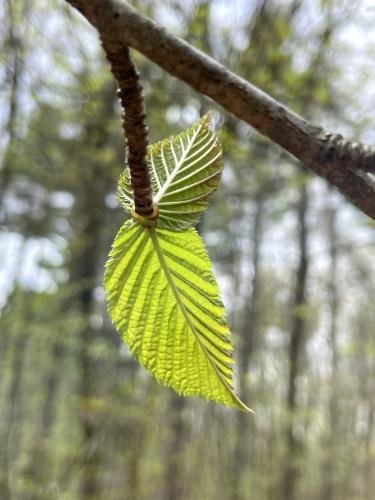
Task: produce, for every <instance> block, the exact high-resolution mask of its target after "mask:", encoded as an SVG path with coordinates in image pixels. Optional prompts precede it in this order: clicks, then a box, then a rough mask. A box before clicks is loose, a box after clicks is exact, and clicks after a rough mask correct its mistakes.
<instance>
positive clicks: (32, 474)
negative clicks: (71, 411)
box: [23, 338, 64, 500]
mask: <svg viewBox="0 0 375 500" xmlns="http://www.w3.org/2000/svg"><path fill="white" fill-rule="evenodd" d="M63 357H64V346H63V344H62V341H61V339H60V338H56V340H55V342H54V344H53V346H52V351H51V367H50V370H49V373H48V377H47V381H46V384H45V392H44V393H45V398H44V402H43V404H42V407H41V411H40V418H39V421H38V424H37V426H36V429H35V431H34V437H33V444H32V447H31V450H30V452H29V456H30V462H29V463H28V465H27V467H26V469H25V472H24V476H25V477H26V478H27V481H28V482H29V483H31V484H32V485H33V488H32V489H30V491H27V492H26V493H25V495H24V497H23V500H49V498H50V495H51V493H50V491H48V484H49V482H50V481H51V469H50V466H49V461H48V458H49V456H50V453H51V449H50V446H51V435H52V430H53V424H54V423H55V419H56V411H57V399H58V386H59V382H60V375H61V373H62V370H63V368H62V366H61V361H62V359H63Z"/></svg>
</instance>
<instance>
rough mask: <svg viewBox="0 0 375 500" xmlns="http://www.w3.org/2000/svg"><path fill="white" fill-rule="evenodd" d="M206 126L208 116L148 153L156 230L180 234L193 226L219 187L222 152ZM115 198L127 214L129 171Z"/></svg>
mask: <svg viewBox="0 0 375 500" xmlns="http://www.w3.org/2000/svg"><path fill="white" fill-rule="evenodd" d="M209 123H210V113H208V114H207V115H205V116H203V117H202V118H201V119H200V120H199V122H198V123H196V124H195V125H194V126H193V127H191V128H189V129H188V130H186V131H185V132H182V133H181V134H179V135H176V136H173V137H170V138H169V139H165V140H163V141H161V142H157V143H156V144H154V145H152V146H150V147H149V149H148V155H147V162H148V165H149V168H150V173H151V181H152V189H153V192H154V193H155V194H154V201H155V203H156V204H157V205H158V208H159V220H158V227H163V228H168V229H174V230H176V231H181V230H184V229H186V228H187V227H191V226H192V225H193V224H196V223H197V222H198V221H199V219H200V216H201V214H202V212H203V211H204V210H205V209H206V208H207V205H208V202H209V199H210V196H211V194H212V193H213V192H214V191H215V189H216V188H217V187H218V185H219V182H220V177H221V173H222V170H223V161H222V148H221V145H220V143H219V141H218V139H217V137H216V135H215V134H214V133H213V132H212V131H211V130H210V128H209ZM118 197H119V200H120V203H121V204H122V205H123V207H124V208H125V210H126V211H127V212H128V213H129V214H130V213H131V210H132V208H133V195H132V189H131V184H130V179H129V172H128V169H126V170H125V172H124V174H123V175H122V176H121V178H120V182H119V188H118Z"/></svg>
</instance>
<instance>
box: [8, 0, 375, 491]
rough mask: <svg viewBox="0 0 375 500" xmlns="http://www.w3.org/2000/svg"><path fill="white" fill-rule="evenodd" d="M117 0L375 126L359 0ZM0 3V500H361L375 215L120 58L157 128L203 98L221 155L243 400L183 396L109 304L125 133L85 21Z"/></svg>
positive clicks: (183, 117) (221, 254)
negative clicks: (146, 361)
mask: <svg viewBox="0 0 375 500" xmlns="http://www.w3.org/2000/svg"><path fill="white" fill-rule="evenodd" d="M131 3H132V5H134V6H135V7H137V8H138V9H139V10H140V11H141V12H143V13H145V14H147V15H149V16H150V17H152V18H154V19H156V20H157V21H158V22H159V23H161V24H163V25H164V26H165V27H166V28H167V29H168V30H170V31H172V32H174V33H176V34H178V35H179V36H181V37H183V38H185V39H186V40H188V41H189V42H191V43H193V44H194V45H196V46H197V47H199V48H200V49H202V50H204V51H206V52H208V53H209V54H212V56H213V57H215V58H216V59H218V60H219V61H221V62H222V63H224V64H225V65H227V66H228V67H229V68H230V69H232V70H233V71H235V72H237V73H239V74H240V75H242V76H243V77H245V78H247V79H249V80H250V81H252V82H253V83H255V84H256V85H258V86H260V87H261V88H262V89H264V90H265V91H267V92H269V93H270V94H271V95H273V96H274V97H276V98H277V99H279V100H281V101H282V102H284V103H286V104H287V105H288V106H290V107H291V108H292V109H294V110H295V111H297V112H299V113H301V114H303V115H304V116H306V117H308V118H309V119H311V120H312V121H314V122H315V123H319V124H322V125H324V126H326V127H327V128H328V129H330V130H333V131H336V132H342V133H344V134H346V135H348V137H349V138H353V139H358V140H362V141H365V142H369V143H375V128H374V123H375V116H374V114H373V112H372V111H373V110H374V107H375V92H374V88H375V79H374V74H373V73H372V74H371V71H372V70H373V67H374V61H375V49H374V47H375V37H374V32H373V23H374V19H375V7H374V4H373V2H372V1H371V0H369V1H355V0H283V1H276V0H248V1H246V0H233V1H230V2H226V1H223V0H207V1H196V0H168V1H165V2H157V1H156V0H147V1H138V2H136V1H133V2H131ZM0 18H1V22H0V45H1V52H0V130H1V134H0V193H1V197H0V227H1V233H0V315H1V317H0V332H1V333H0V499H1V500H9V499H17V500H19V499H22V500H23V499H30V500H31V499H36V500H45V499H46V500H47V499H48V500H50V499H59V500H60V499H61V500H63V499H68V500H71V499H73V500H74V499H81V498H82V499H89V498H90V499H106V500H127V499H129V500H130V499H131V500H138V499H139V500H143V499H145V500H149V499H152V500H180V499H183V500H188V499H189V500H193V499H194V500H196V499H202V500H213V499H218V500H224V499H225V500H226V499H229V500H232V499H233V500H245V499H246V500H274V499H275V500H276V499H281V500H297V499H304V500H313V499H322V500H349V499H350V500H371V499H372V498H374V492H375V432H374V431H375V339H374V331H375V307H374V300H373V299H374V296H375V266H374V256H373V252H374V246H375V238H374V225H373V224H372V223H371V221H370V220H369V219H368V218H367V217H365V216H364V215H362V214H361V213H360V212H359V211H358V210H356V209H354V208H353V207H351V206H350V205H349V204H348V203H347V202H345V200H344V199H343V198H342V197H341V196H340V195H339V194H337V193H335V192H333V191H332V190H331V189H330V188H329V187H328V186H327V184H326V183H325V182H323V181H321V180H320V179H318V178H316V177H313V176H312V175H310V174H309V172H308V171H306V170H305V169H304V168H303V166H302V165H300V164H298V163H297V162H296V161H295V160H294V159H293V158H292V157H290V156H289V155H287V154H285V153H284V152H283V151H282V150H281V149H280V148H279V147H276V146H274V145H272V144H271V143H270V141H268V140H266V139H265V138H263V137H261V136H260V135H259V134H258V133H256V132H255V131H254V130H252V129H251V128H250V127H249V126H247V125H246V124H244V123H241V122H240V121H238V120H237V119H235V118H233V117H232V116H229V115H228V114H226V113H225V112H224V111H223V110H222V109H221V108H219V107H217V106H216V105H215V104H214V103H213V102H211V101H210V100H209V99H207V98H204V97H202V96H200V95H198V94H197V93H195V92H194V91H192V90H191V89H190V88H189V87H187V86H186V85H184V84H182V83H180V82H178V81H177V80H176V79H174V78H171V77H169V76H168V75H166V74H165V73H164V72H162V71H161V70H160V69H159V68H158V67H156V66H155V65H153V64H151V63H149V62H148V61H147V60H146V59H144V58H143V57H141V56H139V55H138V54H134V56H135V58H136V62H137V65H138V68H139V70H140V72H141V80H142V83H143V86H144V90H145V96H146V97H145V99H146V106H147V110H148V124H149V128H150V141H156V140H159V139H161V138H164V137H167V136H169V135H170V134H172V133H177V132H179V131H181V130H183V129H184V128H187V127H188V126H190V125H191V124H192V123H193V122H194V121H196V120H197V118H198V117H199V115H202V114H203V113H205V112H206V111H207V110H208V109H212V110H213V116H214V122H215V126H216V129H217V130H218V131H219V133H220V137H221V140H222V142H223V145H224V152H225V170H224V176H223V180H222V185H221V187H220V189H219V191H218V192H217V194H216V196H215V198H214V201H213V202H212V204H211V206H210V209H209V210H208V212H207V215H206V216H205V218H204V220H203V222H202V223H201V224H200V231H201V233H202V235H203V239H204V241H205V243H206V245H207V249H208V251H209V254H210V255H211V257H212V259H213V261H214V265H215V270H216V272H217V275H218V278H219V283H220V286H221V289H222V292H223V296H224V301H225V304H226V306H227V309H228V314H229V319H230V324H231V329H232V331H233V336H234V341H235V346H236V349H235V357H236V362H237V365H236V366H237V368H236V369H237V372H236V387H237V389H238V392H239V394H240V395H241V397H242V398H243V399H244V401H245V402H246V403H247V404H249V405H250V407H252V408H253V409H254V410H255V412H256V413H255V415H252V416H248V415H246V414H241V413H236V412H234V411H231V410H227V409H225V408H222V407H218V406H215V405H214V404H211V403H206V402H205V401H200V400H197V399H183V398H180V397H178V396H177V395H175V394H174V393H173V391H171V390H170V389H167V388H164V387H161V386H159V385H158V384H157V383H156V382H155V380H154V379H152V378H151V377H150V376H149V375H148V374H147V373H146V372H145V370H144V369H143V368H142V367H140V366H139V365H138V364H137V363H136V362H134V361H133V359H132V358H131V357H130V356H129V353H128V350H127V349H126V348H125V347H124V346H123V345H122V343H121V342H120V338H119V336H118V335H117V334H116V332H115V331H114V329H113V327H112V325H111V323H110V320H109V317H108V314H107V313H106V306H105V296H104V292H103V285H102V279H103V266H104V263H105V260H106V257H107V254H108V251H109V248H110V245H111V242H112V240H113V238H114V236H115V234H116V232H117V230H118V228H119V227H120V225H121V224H122V222H123V219H124V213H123V211H122V210H121V209H120V208H119V206H118V203H117V201H116V197H115V188H116V182H117V179H118V176H119V174H120V173H121V171H122V169H123V160H124V144H123V134H122V130H121V120H120V113H121V110H120V107H119V104H118V102H117V97H116V87H115V84H114V82H113V79H112V77H111V74H110V72H109V69H108V64H107V62H106V61H105V59H104V56H103V52H102V50H101V47H100V43H99V41H98V37H97V34H96V33H95V31H94V30H93V29H92V28H91V27H90V26H89V25H88V24H87V23H86V22H85V21H84V20H83V18H81V17H80V16H79V15H78V14H77V13H76V12H73V9H71V8H69V7H68V6H67V5H65V3H64V2H63V0H59V1H55V0H48V1H47V0H17V1H16V0H13V1H12V0H4V1H3V2H1V5H0ZM371 30H372V31H371Z"/></svg>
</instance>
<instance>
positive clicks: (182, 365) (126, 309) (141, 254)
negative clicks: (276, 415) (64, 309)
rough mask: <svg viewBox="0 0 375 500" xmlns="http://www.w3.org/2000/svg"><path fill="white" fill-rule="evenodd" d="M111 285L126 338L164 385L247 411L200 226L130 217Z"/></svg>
mask: <svg viewBox="0 0 375 500" xmlns="http://www.w3.org/2000/svg"><path fill="white" fill-rule="evenodd" d="M105 286H106V290H107V295H108V303H109V311H110V314H111V317H112V320H113V322H114V323H115V325H116V327H117V329H118V330H119V332H120V334H121V336H122V338H123V340H124V342H125V343H126V344H127V345H128V346H129V347H130V349H131V351H132V352H133V354H134V355H135V356H136V358H137V359H138V360H139V361H140V362H141V363H142V364H143V365H144V366H145V367H146V368H148V369H149V370H150V371H151V372H152V373H153V374H154V376H155V377H156V378H157V379H158V380H159V381H160V382H162V383H164V384H166V385H168V386H171V387H173V388H174V389H175V390H176V391H177V392H178V393H179V394H183V395H189V396H190V395H195V396H202V397H204V398H206V399H211V400H214V401H216V402H218V403H223V404H225V405H227V406H231V407H235V408H239V409H242V410H247V407H246V406H245V405H244V404H243V403H242V402H241V401H240V400H239V399H238V398H237V396H236V395H235V393H234V390H233V384H232V363H233V362H232V357H231V351H232V346H231V342H230V333H229V330H228V326H227V322H226V319H225V313H224V307H223V304H222V302H221V300H220V297H219V291H218V287H217V284H216V280H215V277H214V275H213V273H212V269H211V263H210V260H209V257H208V256H207V253H206V251H205V248H204V245H203V242H202V240H201V238H200V237H199V235H198V233H197V232H196V231H195V229H193V228H191V229H188V230H186V231H183V232H176V231H171V230H169V229H159V228H156V229H155V228H147V227H144V226H142V225H141V224H139V223H137V222H132V221H127V222H126V223H125V224H124V225H123V227H122V228H121V229H120V231H119V233H118V235H117V237H116V239H115V242H114V245H113V248H112V250H111V253H110V259H109V261H108V263H107V268H106V273H105Z"/></svg>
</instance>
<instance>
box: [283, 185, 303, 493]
mask: <svg viewBox="0 0 375 500" xmlns="http://www.w3.org/2000/svg"><path fill="white" fill-rule="evenodd" d="M307 209H308V194H307V187H306V185H305V184H304V185H303V186H302V187H301V188H300V197H299V201H298V206H297V218H298V247H299V263H298V268H297V274H296V284H295V290H294V299H293V303H292V322H291V331H290V341H289V379H288V387H287V402H286V407H287V422H286V431H285V438H286V461H285V469H284V475H283V484H282V498H283V500H297V499H298V498H299V496H298V483H299V466H298V460H299V458H300V456H301V443H300V441H299V439H298V438H297V436H296V432H295V423H296V422H295V420H296V411H297V396H298V377H299V375H300V374H301V358H302V354H303V351H304V343H305V333H306V319H305V316H304V311H303V306H304V305H305V304H306V294H307V291H306V282H307V272H308V255H307V248H308V246H307V237H308V236H307V223H306V215H307Z"/></svg>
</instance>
